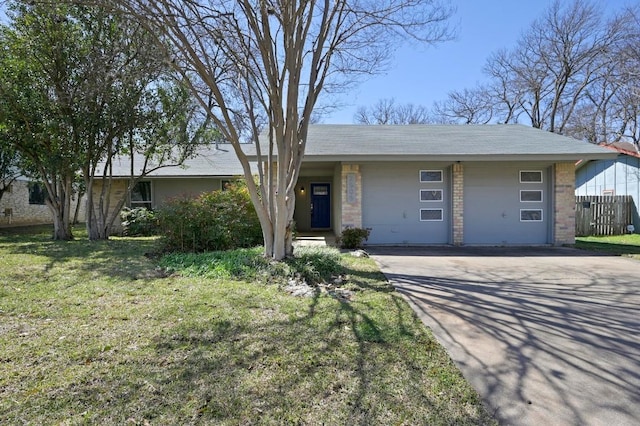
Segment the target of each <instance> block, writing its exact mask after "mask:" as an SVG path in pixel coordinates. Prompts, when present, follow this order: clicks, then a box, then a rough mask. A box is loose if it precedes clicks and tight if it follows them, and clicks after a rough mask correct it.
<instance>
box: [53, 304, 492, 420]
mask: <svg viewBox="0 0 640 426" xmlns="http://www.w3.org/2000/svg"><path fill="white" fill-rule="evenodd" d="M282 297H284V298H289V299H297V300H296V301H294V302H291V301H284V302H282V303H285V304H287V303H294V304H297V305H300V306H301V307H306V310H305V309H302V310H300V312H294V313H285V312H284V311H283V310H279V309H278V308H277V307H269V306H265V307H259V306H258V305H259V304H260V301H256V306H255V308H254V309H255V310H256V312H259V315H252V316H249V317H247V316H244V315H243V316H241V317H237V318H234V317H233V313H232V312H227V313H226V314H222V315H219V314H220V312H219V311H217V310H215V309H212V311H211V316H210V317H209V318H206V319H205V318H201V319H200V320H195V319H192V320H189V319H186V318H185V320H184V321H183V322H182V323H180V324H177V325H175V326H174V327H169V328H166V329H164V330H159V331H158V334H157V336H155V337H153V338H152V339H151V340H150V346H149V347H148V349H149V350H148V354H149V355H148V356H147V357H142V358H131V359H130V361H129V363H128V364H127V365H126V366H124V367H126V368H125V369H124V370H123V369H122V368H120V367H123V366H122V365H121V366H118V367H119V368H118V370H119V373H118V374H119V375H118V376H116V375H113V376H112V377H111V378H110V379H109V380H104V379H102V380H100V381H96V380H94V379H93V378H92V377H87V378H86V380H84V382H83V383H80V384H77V385H74V386H73V387H72V389H68V390H67V391H68V392H69V393H71V394H73V395H74V400H75V401H78V403H79V404H80V405H83V406H85V408H84V409H85V410H88V411H89V412H92V407H104V408H99V409H108V405H109V404H106V405H105V404H104V401H105V398H106V400H107V401H116V400H120V402H119V403H120V404H122V406H121V407H120V408H118V411H119V412H118V413H99V412H98V413H96V417H95V418H93V419H91V420H99V419H100V418H101V417H103V416H113V415H114V414H115V415H117V416H122V418H120V419H118V418H113V417H111V419H112V420H116V421H120V420H127V419H129V418H133V419H135V420H136V421H137V422H138V423H139V424H141V423H143V420H145V419H146V420H148V421H150V422H151V423H152V424H153V423H155V422H158V423H174V424H175V423H182V424H194V423H202V424H210V423H221V424H290V423H291V424H351V425H371V424H389V423H391V424H399V423H407V424H442V423H446V424H454V423H455V424H487V422H490V421H491V419H490V417H488V415H487V413H486V412H480V413H477V412H476V411H475V408H476V406H475V405H474V404H477V399H475V398H476V396H475V393H474V392H473V391H472V390H471V388H470V387H468V385H467V384H466V382H464V380H463V379H462V377H461V376H460V375H459V374H453V375H452V374H450V373H449V372H448V371H450V369H446V370H445V371H443V368H442V366H443V365H447V364H448V365H451V361H450V360H449V358H448V356H447V355H446V354H445V353H444V352H443V350H442V348H441V347H440V346H439V345H438V344H437V343H436V342H435V340H434V339H433V338H432V336H430V335H429V334H428V333H427V332H426V331H425V329H424V326H423V325H422V324H421V323H420V321H419V320H418V319H417V318H416V317H415V315H413V312H412V311H411V310H410V308H409V307H408V305H407V304H406V303H405V302H404V301H403V300H402V299H401V297H400V295H398V294H386V296H385V303H386V304H387V309H386V312H385V315H386V316H385V317H384V318H375V317H374V315H375V314H374V313H373V311H372V310H371V309H370V308H369V307H368V306H367V305H368V303H369V302H371V303H374V302H372V301H363V303H360V302H358V301H355V302H352V303H347V302H344V301H338V300H336V299H334V298H332V297H330V296H328V295H326V294H320V293H317V294H316V295H315V296H314V297H312V298H310V299H298V298H293V297H292V296H288V295H282ZM214 303H215V301H214ZM61 393H65V392H61ZM77 409H78V410H81V409H82V407H78V408H77ZM79 412H80V411H79Z"/></svg>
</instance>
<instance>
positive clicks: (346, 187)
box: [342, 164, 362, 229]
mask: <svg viewBox="0 0 640 426" xmlns="http://www.w3.org/2000/svg"><path fill="white" fill-rule="evenodd" d="M345 228H362V176H361V174H360V165H359V164H343V165H342V229H345Z"/></svg>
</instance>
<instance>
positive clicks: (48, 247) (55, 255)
mask: <svg viewBox="0 0 640 426" xmlns="http://www.w3.org/2000/svg"><path fill="white" fill-rule="evenodd" d="M154 246H155V241H154V240H153V239H149V238H140V239H134V238H128V239H120V238H114V239H110V240H106V241H89V240H86V239H76V240H72V241H54V240H51V239H49V238H47V237H45V236H43V235H42V234H38V235H30V236H24V235H20V236H19V237H3V236H0V251H4V252H6V253H8V254H10V255H11V254H14V255H32V256H36V258H44V259H46V260H45V261H44V262H43V269H44V271H45V272H49V271H52V270H53V269H54V268H56V267H58V266H63V265H64V267H65V268H68V269H69V270H75V271H78V272H81V273H88V274H91V275H92V276H94V277H95V276H105V277H114V278H120V279H125V280H135V279H140V278H160V277H163V276H164V275H163V273H162V271H160V270H158V269H157V268H156V265H155V264H154V262H153V261H151V260H150V259H149V258H147V257H146V256H145V254H146V253H149V252H152V251H153V249H154ZM29 266H35V265H33V264H31V265H29ZM24 272H25V273H31V271H28V270H25V271H24Z"/></svg>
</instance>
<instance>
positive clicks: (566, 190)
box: [553, 163, 576, 245]
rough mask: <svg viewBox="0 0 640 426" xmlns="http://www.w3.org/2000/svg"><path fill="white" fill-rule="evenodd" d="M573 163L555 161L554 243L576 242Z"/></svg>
mask: <svg viewBox="0 0 640 426" xmlns="http://www.w3.org/2000/svg"><path fill="white" fill-rule="evenodd" d="M575 179H576V174H575V165H574V163H556V165H555V167H554V182H555V184H554V213H555V214H554V223H553V231H554V232H553V235H554V238H553V239H554V241H553V243H554V244H555V245H563V244H575V242H576V197H575Z"/></svg>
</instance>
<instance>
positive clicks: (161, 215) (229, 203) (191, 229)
mask: <svg viewBox="0 0 640 426" xmlns="http://www.w3.org/2000/svg"><path fill="white" fill-rule="evenodd" d="M158 219H159V224H160V230H161V233H162V235H163V237H162V244H163V248H164V250H165V251H183V252H204V251H214V250H230V249H236V248H242V247H252V246H255V245H259V244H262V229H261V228H260V222H259V221H258V216H257V214H256V212H255V209H254V208H253V205H252V204H251V199H250V198H249V192H248V190H247V188H246V186H244V185H243V184H232V185H228V186H227V187H225V190H224V191H213V192H208V193H205V194H202V195H200V196H199V197H198V198H195V199H193V198H191V199H190V198H178V199H173V200H170V201H169V202H168V203H167V204H166V205H165V206H163V207H162V208H161V209H160V210H159V211H158Z"/></svg>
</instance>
